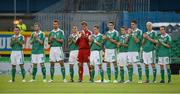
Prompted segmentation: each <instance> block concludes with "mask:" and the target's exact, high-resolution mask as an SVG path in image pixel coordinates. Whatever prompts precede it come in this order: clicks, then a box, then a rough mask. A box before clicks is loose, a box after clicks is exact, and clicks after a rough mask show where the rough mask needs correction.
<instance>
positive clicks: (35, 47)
mask: <svg viewBox="0 0 180 94" xmlns="http://www.w3.org/2000/svg"><path fill="white" fill-rule="evenodd" d="M34 34H36V32H33V33H32V34H31V37H30V43H31V44H32V54H44V40H45V34H44V32H42V31H39V33H38V38H39V39H40V40H41V41H43V44H40V43H39V42H38V40H37V38H35V37H34Z"/></svg>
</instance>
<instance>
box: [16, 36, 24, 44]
mask: <svg viewBox="0 0 180 94" xmlns="http://www.w3.org/2000/svg"><path fill="white" fill-rule="evenodd" d="M17 43H18V44H20V45H23V44H24V36H22V37H21V40H19V41H18V40H17Z"/></svg>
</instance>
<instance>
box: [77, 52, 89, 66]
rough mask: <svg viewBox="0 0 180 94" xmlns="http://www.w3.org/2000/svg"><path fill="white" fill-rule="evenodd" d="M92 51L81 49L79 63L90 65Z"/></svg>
mask: <svg viewBox="0 0 180 94" xmlns="http://www.w3.org/2000/svg"><path fill="white" fill-rule="evenodd" d="M89 57H90V49H79V53H78V61H79V63H89Z"/></svg>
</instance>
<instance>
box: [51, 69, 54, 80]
mask: <svg viewBox="0 0 180 94" xmlns="http://www.w3.org/2000/svg"><path fill="white" fill-rule="evenodd" d="M50 74H51V80H54V67H51V68H50Z"/></svg>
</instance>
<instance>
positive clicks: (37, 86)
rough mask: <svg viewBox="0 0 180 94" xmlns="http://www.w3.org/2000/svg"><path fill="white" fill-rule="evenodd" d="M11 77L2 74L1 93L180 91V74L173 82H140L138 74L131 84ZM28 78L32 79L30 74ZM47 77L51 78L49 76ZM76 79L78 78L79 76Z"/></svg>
mask: <svg viewBox="0 0 180 94" xmlns="http://www.w3.org/2000/svg"><path fill="white" fill-rule="evenodd" d="M9 79H10V77H9V76H7V75H0V93H6V94H8V93H13V94H15V93H67V94H68V93H77V94H79V93H84V92H88V93H102V94H104V93H180V89H179V86H180V76H179V75H172V83H171V84H168V83H165V84H160V83H156V84H154V83H149V84H145V83H144V84H138V83H137V77H136V76H135V77H134V81H133V83H131V84H120V83H117V84H114V83H89V82H87V81H88V77H87V76H86V77H85V82H83V83H78V82H74V83H70V82H68V83H63V81H62V79H61V77H60V76H56V77H55V82H53V83H43V82H42V77H41V76H38V77H37V81H36V82H33V83H29V82H26V83H22V82H21V76H20V75H17V77H16V82H14V83H8V80H9ZM26 79H27V80H30V76H28V77H26ZM47 79H49V76H48V78H47ZM126 79H127V77H126ZM143 79H144V77H143ZM67 80H69V77H67ZM75 80H77V77H76V78H75ZM159 80H160V77H159V76H158V79H157V81H159Z"/></svg>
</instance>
